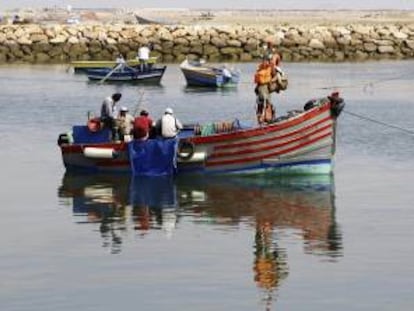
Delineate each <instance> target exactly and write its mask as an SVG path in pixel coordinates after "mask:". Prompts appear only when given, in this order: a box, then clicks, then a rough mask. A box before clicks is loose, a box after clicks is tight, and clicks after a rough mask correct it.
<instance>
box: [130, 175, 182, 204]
mask: <svg viewBox="0 0 414 311" xmlns="http://www.w3.org/2000/svg"><path fill="white" fill-rule="evenodd" d="M176 196H177V193H176V187H175V183H174V177H173V176H157V177H148V176H135V177H133V178H132V179H131V184H130V203H131V204H132V205H133V206H148V207H151V208H157V209H162V208H175V207H176V205H177V202H176Z"/></svg>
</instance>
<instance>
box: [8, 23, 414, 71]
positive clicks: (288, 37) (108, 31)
mask: <svg viewBox="0 0 414 311" xmlns="http://www.w3.org/2000/svg"><path fill="white" fill-rule="evenodd" d="M268 40H271V41H272V42H273V43H274V45H275V46H276V48H277V49H278V51H279V52H280V53H281V54H282V56H283V59H284V61H361V60H370V59H408V58H414V24H412V25H401V24H398V23H395V24H386V25H384V24H381V25H363V24H351V25H347V26H343V25H341V26H315V25H313V26H310V25H298V26H292V25H290V26H265V25H263V26H260V27H259V26H254V27H251V26H240V25H237V26H207V25H193V26H163V25H133V26H131V25H83V24H81V25H49V26H48V25H35V24H28V25H3V26H0V63H11V62H29V63H67V62H69V61H72V60H109V59H114V58H115V57H116V56H117V55H118V54H119V53H122V54H124V56H125V57H127V58H135V56H136V51H137V50H138V48H139V46H141V45H145V44H149V43H152V44H153V47H154V50H153V55H154V56H158V58H159V61H161V62H179V61H181V60H183V59H184V58H185V57H187V56H191V57H202V58H205V59H207V60H209V61H241V62H243V61H245V62H248V61H252V60H254V59H258V58H260V56H261V50H262V49H261V47H262V45H263V44H264V43H265V42H266V41H268Z"/></svg>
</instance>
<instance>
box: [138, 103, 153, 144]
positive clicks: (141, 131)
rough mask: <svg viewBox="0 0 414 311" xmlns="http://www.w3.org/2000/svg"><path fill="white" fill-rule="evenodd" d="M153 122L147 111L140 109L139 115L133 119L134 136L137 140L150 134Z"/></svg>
mask: <svg viewBox="0 0 414 311" xmlns="http://www.w3.org/2000/svg"><path fill="white" fill-rule="evenodd" d="M153 127H154V122H153V121H152V119H151V118H150V117H149V113H148V111H147V110H146V109H142V110H141V112H140V114H139V117H136V118H135V120H134V129H133V132H134V138H135V139H139V140H147V139H148V138H149V137H150V136H152V135H151V134H152V132H153Z"/></svg>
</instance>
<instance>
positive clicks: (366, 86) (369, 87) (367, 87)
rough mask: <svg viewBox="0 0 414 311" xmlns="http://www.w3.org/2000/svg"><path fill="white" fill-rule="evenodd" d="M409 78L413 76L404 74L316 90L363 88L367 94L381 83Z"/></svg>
mask: <svg viewBox="0 0 414 311" xmlns="http://www.w3.org/2000/svg"><path fill="white" fill-rule="evenodd" d="M408 76H412V73H404V74H401V75H398V76H395V77H390V78H384V79H378V80H373V81H366V82H361V83H351V84H347V85H332V86H327V87H319V88H316V89H317V90H331V89H346V88H348V89H352V88H359V87H361V86H362V90H363V91H364V93H367V92H371V91H372V89H373V88H374V87H375V85H377V84H381V83H386V82H390V81H394V80H399V79H401V78H405V77H408Z"/></svg>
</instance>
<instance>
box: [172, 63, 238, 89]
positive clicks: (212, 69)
mask: <svg viewBox="0 0 414 311" xmlns="http://www.w3.org/2000/svg"><path fill="white" fill-rule="evenodd" d="M180 69H181V71H182V72H183V74H184V77H185V79H186V81H187V85H188V86H207V87H235V86H237V85H238V83H239V82H240V72H239V71H238V70H233V69H230V68H228V67H226V66H221V67H219V66H211V65H206V64H205V62H204V61H203V60H198V61H190V60H188V59H186V60H184V61H183V62H182V63H181V65H180Z"/></svg>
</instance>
